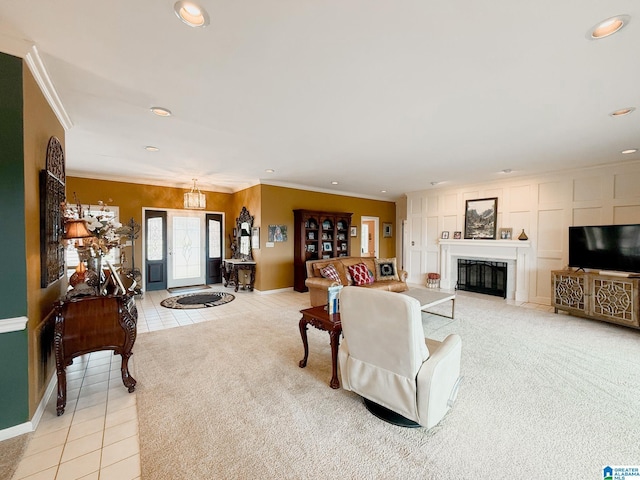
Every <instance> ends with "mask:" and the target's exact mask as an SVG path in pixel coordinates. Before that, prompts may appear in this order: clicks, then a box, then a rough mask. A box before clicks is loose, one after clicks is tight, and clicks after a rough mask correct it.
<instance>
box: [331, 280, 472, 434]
mask: <svg viewBox="0 0 640 480" xmlns="http://www.w3.org/2000/svg"><path fill="white" fill-rule="evenodd" d="M340 319H341V322H342V333H343V336H344V339H343V340H342V343H341V345H340V350H339V352H338V360H339V364H340V375H341V379H342V387H343V388H344V389H345V390H351V391H353V392H355V393H357V394H358V395H360V396H362V397H363V398H364V402H365V404H366V405H367V408H368V409H369V410H370V411H371V412H372V413H374V414H375V415H376V416H378V417H380V418H383V419H384V420H387V421H390V422H391V423H395V424H398V425H403V426H423V427H426V428H431V427H433V426H434V425H436V424H437V423H438V422H440V420H442V418H443V417H444V416H445V414H446V413H447V411H448V410H449V409H450V408H451V407H452V406H453V402H454V401H455V398H456V395H457V392H458V386H459V383H460V378H461V377H460V356H461V351H462V341H461V339H460V336H459V335H456V334H452V335H449V336H447V338H445V339H444V341H443V342H438V341H435V340H430V339H425V337H424V330H423V328H422V312H421V311H420V304H419V302H418V300H416V299H414V298H411V297H408V296H406V295H399V294H397V293H393V292H385V291H381V290H371V289H366V288H358V287H345V288H343V289H342V290H341V292H340ZM407 420H408V421H407Z"/></svg>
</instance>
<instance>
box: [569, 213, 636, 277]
mask: <svg viewBox="0 0 640 480" xmlns="http://www.w3.org/2000/svg"><path fill="white" fill-rule="evenodd" d="M569 266H570V267H576V268H592V269H598V270H611V271H619V272H631V273H640V224H638V225H598V226H591V227H569Z"/></svg>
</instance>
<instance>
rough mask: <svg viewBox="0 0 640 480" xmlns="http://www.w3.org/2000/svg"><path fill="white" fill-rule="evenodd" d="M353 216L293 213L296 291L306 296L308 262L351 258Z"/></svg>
mask: <svg viewBox="0 0 640 480" xmlns="http://www.w3.org/2000/svg"><path fill="white" fill-rule="evenodd" d="M352 215H353V213H344V212H323V211H317V210H294V211H293V220H294V230H295V235H294V241H295V246H294V260H293V289H294V290H295V291H296V292H306V291H307V287H306V285H305V284H304V282H305V280H306V279H307V269H306V262H307V260H318V259H321V258H334V257H348V256H349V255H350V252H351V248H350V242H349V230H350V227H351V216H352Z"/></svg>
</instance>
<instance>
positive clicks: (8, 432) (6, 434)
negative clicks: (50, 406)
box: [0, 372, 58, 442]
mask: <svg viewBox="0 0 640 480" xmlns="http://www.w3.org/2000/svg"><path fill="white" fill-rule="evenodd" d="M57 383H58V379H57V377H56V374H55V372H54V373H53V375H51V380H50V381H49V384H48V385H47V389H46V390H45V392H44V395H43V397H42V400H40V403H39V404H38V408H36V413H34V414H33V418H32V419H31V421H29V422H24V423H21V424H19V425H14V426H13V427H9V428H5V429H3V430H0V442H1V441H3V440H9V439H10V438H14V437H19V436H20V435H24V434H25V433H31V432H35V431H36V428H38V424H39V423H40V419H41V418H42V415H43V414H44V410H45V408H46V406H47V403H49V399H50V398H51V394H52V393H53V392H54V390H55V389H56V386H57Z"/></svg>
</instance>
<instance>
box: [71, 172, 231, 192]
mask: <svg viewBox="0 0 640 480" xmlns="http://www.w3.org/2000/svg"><path fill="white" fill-rule="evenodd" d="M69 177H76V178H86V179H90V180H104V181H105V182H122V183H133V184H136V185H149V186H154V187H168V188H180V189H186V190H189V189H190V188H191V184H190V183H185V182H170V181H164V180H157V179H154V180H150V179H148V178H138V177H131V176H123V175H108V174H104V173H91V172H85V171H77V170H73V169H69V168H67V178H69ZM198 187H199V188H200V190H201V191H203V192H217V193H235V192H236V191H239V190H233V189H231V188H226V187H219V186H215V185H207V184H205V183H203V182H202V181H201V180H198ZM241 190H242V189H241Z"/></svg>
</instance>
